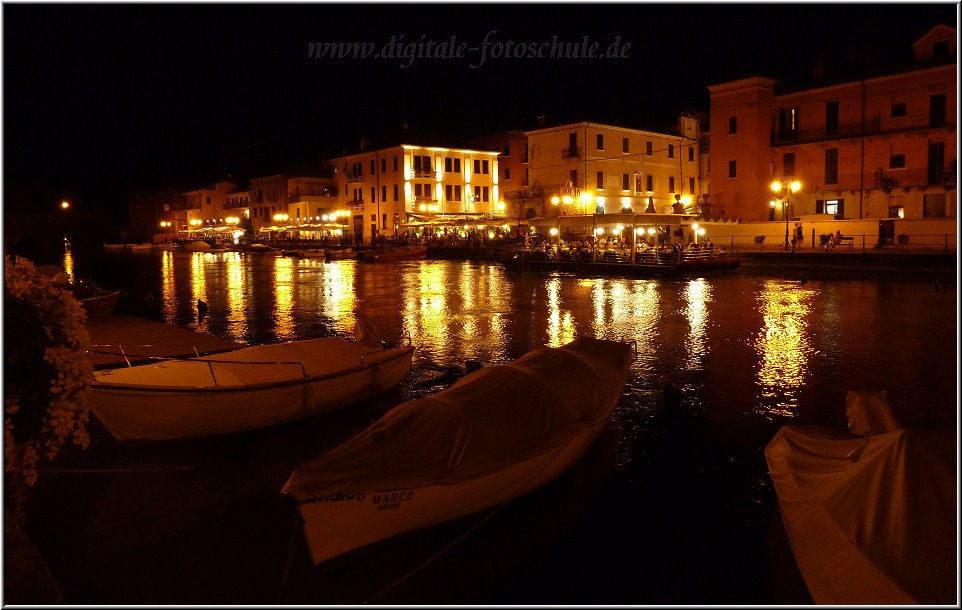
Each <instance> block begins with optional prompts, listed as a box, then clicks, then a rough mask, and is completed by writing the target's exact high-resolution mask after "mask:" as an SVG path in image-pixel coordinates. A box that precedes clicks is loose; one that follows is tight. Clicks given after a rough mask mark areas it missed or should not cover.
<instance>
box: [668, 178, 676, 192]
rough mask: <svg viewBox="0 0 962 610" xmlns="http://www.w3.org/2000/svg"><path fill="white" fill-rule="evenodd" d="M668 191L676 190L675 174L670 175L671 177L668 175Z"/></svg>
mask: <svg viewBox="0 0 962 610" xmlns="http://www.w3.org/2000/svg"><path fill="white" fill-rule="evenodd" d="M668 192H669V193H674V192H675V177H674V176H669V177H668Z"/></svg>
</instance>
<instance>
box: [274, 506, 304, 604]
mask: <svg viewBox="0 0 962 610" xmlns="http://www.w3.org/2000/svg"><path fill="white" fill-rule="evenodd" d="M292 521H293V524H294V525H293V527H292V528H291V544H290V549H289V550H288V552H287V563H286V564H285V565H284V575H283V576H282V577H281V589H280V591H278V593H277V601H278V603H279V604H283V603H284V591H285V590H286V589H287V578H288V576H289V575H290V573H291V566H293V565H294V556H295V555H296V554H297V540H298V538H299V537H300V535H301V534H300V532H301V528H302V527H303V526H304V519H303V518H301V515H300V511H297V512H296V513H295V515H294V519H292Z"/></svg>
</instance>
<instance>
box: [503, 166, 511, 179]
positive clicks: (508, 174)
mask: <svg viewBox="0 0 962 610" xmlns="http://www.w3.org/2000/svg"><path fill="white" fill-rule="evenodd" d="M504 179H505V180H511V168H510V167H506V168H504Z"/></svg>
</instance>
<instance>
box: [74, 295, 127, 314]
mask: <svg viewBox="0 0 962 610" xmlns="http://www.w3.org/2000/svg"><path fill="white" fill-rule="evenodd" d="M119 300H120V291H119V290H117V291H113V292H107V293H104V294H98V295H95V296H91V297H86V298H83V299H80V305H81V306H83V308H84V311H85V312H86V313H87V317H88V318H93V317H97V316H102V315H106V314H108V313H110V312H112V311H113V310H114V308H115V307H116V306H117V302H118V301H119Z"/></svg>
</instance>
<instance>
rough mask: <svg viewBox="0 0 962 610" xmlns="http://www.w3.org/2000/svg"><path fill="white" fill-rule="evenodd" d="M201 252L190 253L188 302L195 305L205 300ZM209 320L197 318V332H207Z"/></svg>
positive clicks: (205, 284)
mask: <svg viewBox="0 0 962 610" xmlns="http://www.w3.org/2000/svg"><path fill="white" fill-rule="evenodd" d="M206 266H207V265H206V261H205V260H204V253H203V252H192V253H191V255H190V302H191V303H197V301H198V300H199V299H203V300H204V301H205V302H206V300H207V273H206ZM209 324H210V319H209V318H208V317H207V316H204V317H203V318H201V317H200V316H198V319H197V328H198V330H203V331H207V330H208V329H209Z"/></svg>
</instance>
